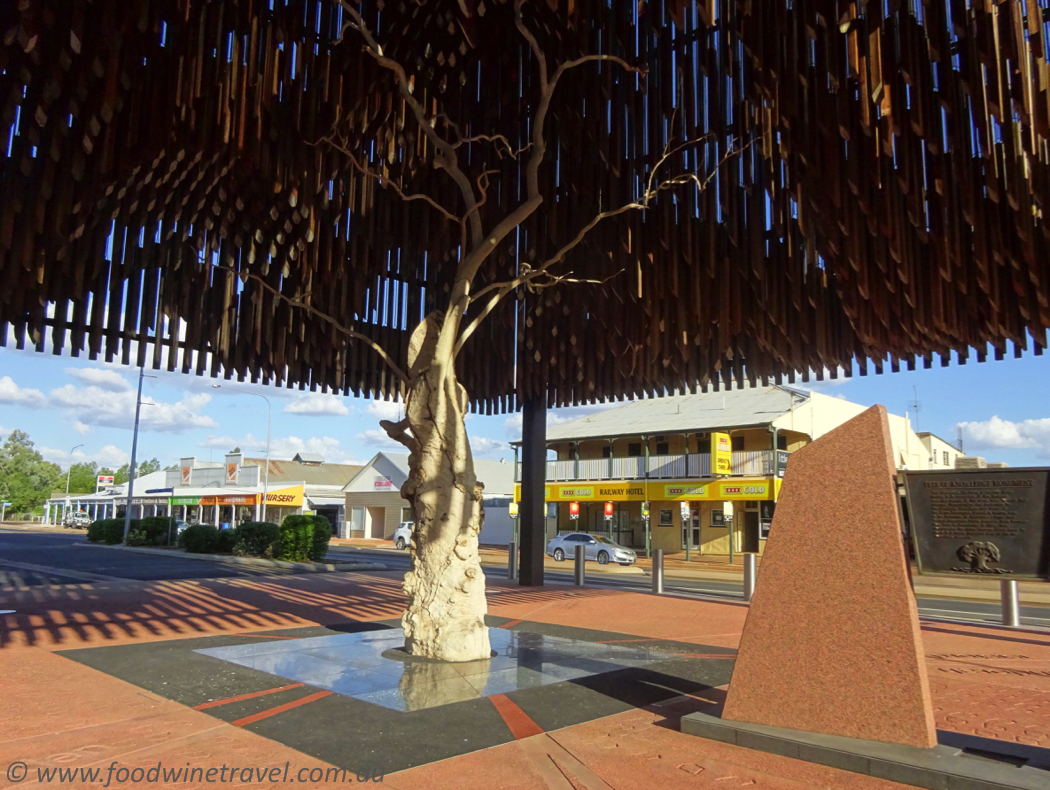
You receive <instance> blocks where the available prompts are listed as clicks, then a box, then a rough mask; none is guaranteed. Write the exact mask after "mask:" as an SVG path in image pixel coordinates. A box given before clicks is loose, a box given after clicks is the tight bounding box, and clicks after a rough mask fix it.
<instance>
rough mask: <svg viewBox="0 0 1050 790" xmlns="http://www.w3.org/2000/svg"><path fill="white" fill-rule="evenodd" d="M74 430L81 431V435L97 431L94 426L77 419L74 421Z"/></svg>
mask: <svg viewBox="0 0 1050 790" xmlns="http://www.w3.org/2000/svg"><path fill="white" fill-rule="evenodd" d="M73 430H74V431H76V432H77V433H79V434H80V435H81V436H83V435H85V434H89V433H94V431H95V429H94V428H92V427H91V426H90V425H87V424H86V423H83V422H81V421H80V420H77V421H76V422H74V423H73Z"/></svg>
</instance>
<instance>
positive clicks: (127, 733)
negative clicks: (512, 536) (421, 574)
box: [0, 573, 1050, 790]
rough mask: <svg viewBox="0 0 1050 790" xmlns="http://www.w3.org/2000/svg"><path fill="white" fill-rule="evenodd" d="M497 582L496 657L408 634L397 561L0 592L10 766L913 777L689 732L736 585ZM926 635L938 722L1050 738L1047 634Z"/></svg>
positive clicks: (419, 776) (524, 775)
mask: <svg viewBox="0 0 1050 790" xmlns="http://www.w3.org/2000/svg"><path fill="white" fill-rule="evenodd" d="M488 588H489V590H488V591H489V596H488V597H489V604H490V616H489V625H490V627H491V629H492V630H491V634H492V637H493V638H492V643H493V649H494V651H495V652H496V655H495V656H494V657H493V658H492V659H491V660H490V661H487V662H476V665H474V666H471V665H463V666H460V667H453V668H451V669H450V668H449V667H448V666H447V665H432V664H428V663H427V662H419V661H411V660H407V657H405V656H404V655H403V654H401V655H398V648H399V647H400V643H401V634H400V631H399V626H400V623H399V619H398V618H399V615H400V611H401V607H402V606H403V597H402V594H401V591H400V584H399V580H398V579H397V578H395V574H392V573H368V574H365V573H359V574H303V575H289V576H281V577H246V578H221V579H207V580H184V581H177V582H174V581H154V582H123V583H115V582H98V583H80V584H70V585H62V586H57V585H56V586H50V587H35V588H32V589H28V590H18V591H11V592H5V593H0V609H3V610H13V612H10V613H6V614H3V615H0V656H2V658H3V666H4V668H5V675H6V677H5V682H4V684H3V686H2V688H3V692H2V694H3V700H2V704H0V732H2V733H3V735H2V736H0V738H2V740H0V762H2V765H3V766H10V765H12V764H14V763H16V762H18V763H24V764H25V766H26V771H27V777H26V779H25V780H24V781H22V782H18V783H17V786H18V787H35V786H41V787H42V786H45V785H46V786H50V784H49V783H48V781H46V777H47V776H50V774H49V773H48V772H49V771H51V770H52V769H55V770H56V771H57V770H58V769H59V768H64V769H70V768H77V769H87V770H88V771H89V772H90V771H92V770H95V769H98V770H99V771H101V772H102V773H101V774H100V778H99V779H98V784H99V785H101V784H103V783H104V781H105V772H106V771H108V770H109V768H110V766H111V765H113V764H114V763H116V766H117V767H116V769H115V770H118V771H119V770H120V769H121V768H127V769H128V774H127V775H128V776H130V775H131V771H133V770H134V769H135V768H142V769H143V770H148V769H150V768H151V767H156V766H158V764H159V765H160V766H161V768H162V769H171V770H174V769H176V768H179V767H181V768H186V767H189V768H191V769H192V768H201V769H202V773H201V774H200V776H199V777H198V776H197V775H193V777H192V779H191V780H190V781H183V782H181V783H177V786H183V787H195V786H202V787H203V786H206V785H209V786H210V784H209V782H208V780H207V779H206V778H204V777H206V776H207V775H206V773H204V771H206V770H207V769H211V768H214V769H216V774H214V775H213V777H217V776H219V775H220V772H222V767H223V766H226V768H227V771H226V772H224V773H222V776H227V777H228V776H229V772H230V771H232V770H233V769H234V768H237V769H243V768H247V767H250V768H251V769H252V771H256V770H258V771H261V772H262V774H261V775H262V776H263V777H264V778H263V779H262V780H261V781H259V775H260V774H253V776H254V777H255V778H254V779H253V780H252V781H248V782H244V783H242V782H241V777H242V774H240V773H238V779H237V782H236V784H238V786H246V787H275V786H281V785H282V784H287V783H297V782H301V781H309V782H310V784H313V785H316V786H336V785H339V784H342V783H345V781H344V779H345V777H350V778H351V779H352V780H353V781H357V779H356V776H357V775H358V774H360V775H361V776H371V777H376V776H378V775H380V774H382V775H383V785H384V786H385V787H394V788H427V790H433V788H441V787H457V788H478V789H479V790H481V789H482V788H491V787H505V788H522V789H523V790H524V789H525V788H529V789H530V790H531V789H532V788H539V789H541V790H543V789H544V788H555V789H557V790H569V789H570V788H576V789H577V790H579V789H580V788H586V790H597V789H598V788H601V789H602V790H605V789H607V788H616V789H617V790H620V789H621V788H624V789H626V788H650V787H668V788H677V787H682V788H686V787H689V788H725V787H752V786H759V787H769V788H799V789H800V790H801V788H810V787H812V788H816V787H824V788H842V789H843V790H846V788H851V789H852V788H889V787H903V785H897V784H895V783H893V782H888V781H884V780H880V779H875V778H872V777H867V776H860V775H857V774H852V773H848V772H845V771H841V770H837V769H834V768H828V767H824V766H820V765H815V764H812V763H807V762H802V761H798V760H794V759H791V758H787V757H780V756H777V755H774V754H767V753H763V752H757V751H752V750H749V749H744V748H742V747H738V746H733V745H729V744H724V743H718V742H715V741H708V740H704V739H701V738H696V737H693V736H689V735H684V734H682V733H681V732H680V731H679V721H680V719H681V717H682V716H683V715H685V714H688V713H692V712H695V711H700V710H710V709H712V707H713V706H717V705H718V704H719V703H720V702H721V701H722V700H723V699H724V696H725V688H726V686H727V684H728V683H729V681H730V678H731V675H732V669H733V664H734V658H735V655H736V648H737V645H738V642H739V638H740V633H741V630H742V628H743V624H744V618H745V616H746V613H747V606H746V605H744V604H740V603H734V602H725V603H714V602H706V601H696V600H687V599H683V598H673V597H664V598H655V597H653V596H650V595H645V594H639V593H633V592H622V591H617V590H602V589H576V588H573V587H571V586H567V585H548V586H547V587H545V588H541V589H527V588H521V587H517V586H512V585H510V584H508V583H507V582H504V581H500V580H494V579H490V580H489V584H488ZM923 640H924V643H925V648H926V651H927V663H928V669H929V673H930V684H931V689H932V692H933V699H934V707H935V714H936V723H937V727H938V730H940V731H942V732H955V733H963V734H967V735H975V736H979V737H983V738H990V739H996V740H1000V741H1010V742H1012V743H1014V744H1025V745H1027V746H1028V747H1031V748H1033V749H1034V751H1033V753H1034V754H1037V755H1050V633H1047V632H1042V631H1035V630H1022V631H1009V630H1006V629H1002V628H997V627H977V626H970V625H963V624H959V623H949V622H933V621H925V622H924V623H923ZM482 665H487V666H482ZM776 693H777V692H776V689H770V694H771V695H774V696H775V694H776ZM828 704H834V701H833V700H829V701H828ZM320 769H323V770H321V771H320V772H316V771H317V770H320ZM332 769H347V772H346V773H345V774H340V773H338V771H333V772H331V773H327V772H329V771H332ZM5 770H6V769H5ZM311 770H315V773H314V775H313V779H310V771H311ZM273 771H276V773H272V772H273ZM300 771H302V774H301V776H299V779H296V776H297V772H300ZM326 775H327V776H328V779H327V780H326V779H324V777H325V776H326ZM114 776H116V774H114ZM41 777H44V778H45V780H44V781H42V780H41ZM318 777H321V778H320V779H318ZM340 777H344V779H340ZM198 779H199V780H200V781H198ZM53 781H57V780H53ZM116 781H117V780H116V779H114V780H113V782H114V783H113V784H111V786H116V784H115V783H116ZM214 781H218V779H214ZM214 781H212V782H211V784H214ZM14 784H16V783H13V782H10V781H8V782H5V783H3V784H2V785H0V786H3V787H8V786H13V785H14ZM86 786H89V785H86Z"/></svg>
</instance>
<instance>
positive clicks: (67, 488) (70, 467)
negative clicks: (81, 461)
mask: <svg viewBox="0 0 1050 790" xmlns="http://www.w3.org/2000/svg"><path fill="white" fill-rule="evenodd" d="M83 446H84V445H82V444H78V445H77V446H76V447H74V448H73V449H72V450H70V451H69V468H68V469H66V496H69V475H70V473H71V472H72V471H73V453H74V452H76V450H77V448H80V447H83Z"/></svg>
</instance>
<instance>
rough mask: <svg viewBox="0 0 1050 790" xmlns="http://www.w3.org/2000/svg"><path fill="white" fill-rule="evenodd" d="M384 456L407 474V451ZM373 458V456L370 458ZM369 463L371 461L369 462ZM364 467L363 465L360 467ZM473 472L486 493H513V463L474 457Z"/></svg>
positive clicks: (384, 454) (383, 454) (384, 453)
mask: <svg viewBox="0 0 1050 790" xmlns="http://www.w3.org/2000/svg"><path fill="white" fill-rule="evenodd" d="M380 455H382V456H384V457H386V459H387V460H389V461H390V462H391V463H392V464H394V465H395V466H396V467H397V468H398V469H400V470H401V471H402V472H403V473H404V474H405V476H407V475H408V453H387V452H382V453H379V454H378V455H377V456H376V458H378V457H379V456H380ZM372 460H373V461H374V460H375V459H374V458H373V459H372ZM369 463H371V462H369ZM361 468H365V467H361ZM474 472H475V474H477V476H478V480H480V481H481V482H482V483H484V485H485V494H486V495H493V496H494V495H496V494H513V493H514V464H509V463H503V462H501V461H490V460H488V459H485V458H475V459H474Z"/></svg>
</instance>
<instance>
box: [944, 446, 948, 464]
mask: <svg viewBox="0 0 1050 790" xmlns="http://www.w3.org/2000/svg"><path fill="white" fill-rule="evenodd" d="M944 465H945V466H947V465H948V451H947V450H945V451H944Z"/></svg>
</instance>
